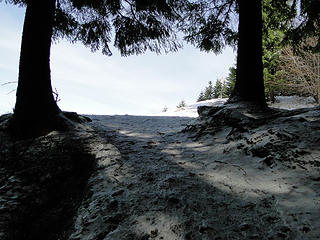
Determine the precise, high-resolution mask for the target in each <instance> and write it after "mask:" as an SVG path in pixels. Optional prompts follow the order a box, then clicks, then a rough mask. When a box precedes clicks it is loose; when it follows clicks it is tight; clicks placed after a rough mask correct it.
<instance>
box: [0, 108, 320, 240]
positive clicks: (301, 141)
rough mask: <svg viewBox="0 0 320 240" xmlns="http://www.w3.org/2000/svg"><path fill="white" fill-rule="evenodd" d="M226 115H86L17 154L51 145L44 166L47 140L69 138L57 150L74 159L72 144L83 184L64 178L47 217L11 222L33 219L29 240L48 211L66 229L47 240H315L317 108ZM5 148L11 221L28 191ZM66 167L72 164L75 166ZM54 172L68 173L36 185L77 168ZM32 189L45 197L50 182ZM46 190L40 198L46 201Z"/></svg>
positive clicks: (5, 199)
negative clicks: (65, 130)
mask: <svg viewBox="0 0 320 240" xmlns="http://www.w3.org/2000/svg"><path fill="white" fill-rule="evenodd" d="M218 110H219V109H217V111H218ZM229 110H230V109H229ZM229 110H228V109H227V110H226V111H224V112H221V111H220V115H219V114H218V115H217V116H215V117H208V116H207V117H204V119H203V121H202V122H199V121H197V120H195V119H193V118H181V117H141V116H90V118H91V119H92V120H93V121H92V122H91V123H87V124H86V125H85V126H78V128H77V129H76V130H75V131H72V132H69V133H55V132H53V133H50V134H49V135H48V136H44V137H42V138H39V139H36V140H33V141H34V142H33V143H30V144H29V145H28V146H25V151H24V152H23V154H22V155H24V156H25V155H27V154H34V152H35V151H34V150H35V149H36V147H34V146H40V145H41V144H43V145H44V146H47V147H46V148H45V149H47V150H46V153H47V155H46V157H45V159H43V161H46V160H47V159H50V156H51V155H52V154H53V153H50V154H49V153H48V149H51V148H50V147H48V144H49V145H50V144H52V145H53V146H55V145H57V142H59V141H60V143H64V142H63V141H67V142H70V141H71V142H72V141H73V142H72V143H73V144H71V145H72V146H73V147H71V146H70V144H69V147H67V148H66V147H65V146H66V144H61V145H59V146H60V147H61V148H62V149H64V151H62V150H61V149H60V150H59V151H54V152H62V153H63V154H62V156H60V157H58V159H59V158H60V159H61V158H63V156H69V155H71V156H74V154H75V152H74V151H70V149H74V144H75V143H76V146H77V148H76V149H78V150H77V151H76V152H78V153H79V155H78V157H65V158H66V159H87V160H82V161H80V162H82V163H86V164H81V166H82V167H81V168H80V169H81V170H79V171H78V173H79V174H78V175H79V176H80V177H78V178H76V179H85V181H86V183H87V184H84V183H81V184H80V185H79V186H78V185H73V183H72V181H71V180H70V181H66V182H67V183H68V182H70V185H68V187H65V188H61V191H58V189H57V187H55V189H56V191H57V192H60V193H63V196H60V198H58V197H57V198H56V201H55V203H52V204H51V205H50V204H47V205H46V204H44V207H45V208H47V209H50V212H51V213H48V212H43V211H42V212H40V213H39V212H37V210H36V209H35V208H34V206H31V207H33V208H31V209H32V211H31V212H34V218H32V219H31V218H30V219H28V218H27V217H26V216H24V217H21V218H19V217H17V220H16V221H17V222H18V223H19V224H20V223H21V219H22V220H29V221H30V222H31V223H32V222H36V225H34V224H33V225H32V224H31V223H28V224H29V225H28V224H27V226H26V228H25V229H29V227H30V226H31V227H33V228H32V230H31V231H30V232H31V233H30V234H31V235H32V234H33V235H34V234H35V233H37V229H36V228H35V227H38V224H39V223H38V222H39V221H38V219H37V218H44V219H47V215H48V214H49V216H51V217H52V216H56V218H57V219H58V220H60V221H61V219H63V222H64V223H66V224H65V225H64V226H63V227H62V226H60V227H59V225H58V226H57V228H56V229H53V228H50V225H49V226H48V225H47V226H46V228H47V230H46V232H49V233H50V231H51V233H53V232H56V235H53V234H51V235H50V234H49V235H50V237H51V239H68V238H69V239H105V240H107V239H114V240H116V239H128V240H129V239H141V240H142V239H170V240H171V239H319V238H320V223H319V221H318V219H319V217H320V171H319V170H320V168H319V167H320V148H319V144H320V111H319V109H315V110H313V111H300V112H299V111H298V112H283V113H281V114H278V115H274V116H273V117H270V118H269V119H268V120H261V119H260V118H259V117H257V116H254V115H252V114H251V113H244V112H241V111H235V110H230V111H229ZM211 115H215V113H212V114H211ZM217 121H218V122H217ZM188 125H189V126H188ZM187 126H188V127H187ZM186 127H187V128H186ZM183 129H185V131H182V132H181V130H183ZM59 139H60V140H59ZM64 139H71V140H64ZM58 140H59V141H58ZM43 141H44V142H43ZM44 143H45V144H44ZM23 144H25V143H23ZM34 144H38V145H34ZM67 146H68V145H67ZM39 149H40V150H39ZM39 149H38V150H37V151H36V152H39V151H40V152H41V147H39ZM68 149H69V150H68ZM4 151H5V150H4V148H2V147H1V154H2V155H1V157H2V158H1V162H0V163H1V171H2V172H3V173H5V174H7V175H6V177H2V178H1V186H0V203H1V208H0V211H2V213H6V215H5V216H7V219H10V220H12V213H17V212H19V209H24V211H29V212H30V207H29V206H26V207H25V206H24V204H25V201H23V198H24V196H29V195H28V194H27V193H25V190H23V189H24V187H25V185H26V184H25V183H24V186H21V184H20V183H19V181H20V179H21V178H22V179H24V175H23V174H22V175H21V174H19V171H15V168H17V169H20V167H19V164H18V163H16V165H15V166H14V167H10V168H9V167H8V164H5V163H4V162H6V161H4V158H3V156H4V155H3V154H4ZM70 152H71V153H72V152H73V155H72V154H71V153H70ZM43 155H45V154H44V153H43V152H42V153H41V154H39V155H38V156H43ZM79 156H81V157H79ZM83 156H86V157H83ZM88 159H89V160H88ZM92 159H95V160H96V166H95V168H94V170H93V171H92V174H91V175H90V177H89V176H87V175H86V174H85V173H86V171H84V169H88V170H89V169H90V164H89V163H90V162H92ZM62 162H63V161H62ZM67 162H73V163H72V164H69V165H70V166H73V167H74V166H77V164H74V163H76V162H77V160H73V161H72V160H70V161H67ZM38 164H39V163H38ZM60 164H62V163H59V164H57V165H56V166H55V167H57V166H58V165H60ZM35 165H37V164H35ZM51 167H52V166H50V168H51ZM71 168H72V167H70V169H71ZM67 169H68V168H67ZM59 171H60V172H59ZM40 172H41V171H40ZM42 172H43V171H42ZM57 172H58V173H60V174H62V173H63V174H65V175H63V177H61V178H60V177H59V176H61V175H59V174H58V177H57V175H54V176H51V178H50V177H49V178H48V179H47V180H41V179H40V180H39V181H40V182H42V181H44V182H46V181H47V182H48V183H49V182H50V183H51V181H53V180H54V179H60V180H58V182H59V183H57V184H58V186H61V182H65V181H64V179H68V175H71V176H73V175H72V174H74V172H75V171H73V170H70V171H69V172H68V171H66V172H64V171H63V170H57ZM87 172H90V171H87ZM80 173H81V174H80ZM40 175H43V174H40ZM51 175H52V174H51ZM1 176H3V174H2V175H1ZM21 176H22V177H21ZM45 176H46V175H45ZM41 177H43V176H40V178H41ZM69 177H70V176H69ZM10 179H11V180H10ZM12 179H13V180H12ZM44 179H45V178H44ZM50 179H51V180H50ZM86 179H88V180H86ZM23 181H24V180H23ZM32 181H34V182H37V181H38V180H31V182H32ZM77 182H79V181H77ZM59 184H60V185H59ZM16 186H19V187H21V188H22V189H20V188H18V187H16ZM38 188H39V192H41V191H42V190H41V189H44V188H47V185H46V184H44V185H39V187H38ZM75 189H76V190H77V191H75ZM72 190H73V191H72ZM76 192H78V194H77V193H76ZM80 192H83V194H79V193H80ZM68 193H69V195H71V197H69V198H68V197H66V196H65V195H67V194H68ZM10 194H11V195H10ZM46 194H47V193H43V194H42V195H41V194H40V195H39V196H40V197H37V199H38V198H39V199H40V200H41V201H43V202H45V203H46V198H48V196H47V195H46ZM58 195H59V194H58ZM60 195H61V194H60ZM42 199H44V200H42ZM62 203H63V204H62ZM70 203H73V204H70ZM61 204H62V205H64V204H65V205H67V206H68V207H69V206H72V207H70V208H69V209H71V210H72V211H71V210H70V213H69V215H67V216H65V215H64V214H63V212H61V211H63V209H65V208H64V207H63V206H62V207H61V206H60V205H61ZM34 205H35V206H37V205H36V203H34ZM45 208H44V210H45ZM17 209H18V210H17ZM52 209H53V210H52ZM55 209H58V210H57V212H54V210H55ZM67 209H68V208H67ZM52 211H53V212H52ZM0 214H1V212H0ZM1 216H4V215H3V214H2V215H1ZM49 219H50V218H49ZM19 221H20V222H19ZM52 221H53V223H55V220H52ZM9 222H10V221H9ZM7 223H8V221H7V222H5V221H4V220H3V217H0V228H1V230H2V231H0V233H2V234H3V235H0V238H1V236H3V239H5V236H8V231H9V230H10V231H12V229H15V227H16V226H12V225H10V226H8V224H7ZM40 223H41V221H40ZM11 224H16V223H15V221H13V222H12V221H11ZM30 224H31V225H30ZM53 225H54V224H52V225H51V226H53ZM10 231H9V234H12V233H11V232H10ZM19 231H20V232H19V234H21V231H24V229H20V230H19ZM38 233H39V231H38ZM42 234H43V233H42ZM54 236H55V237H56V238H54ZM21 239H23V238H21ZM30 239H31V238H30ZM34 239H36V238H34ZM38 239H41V238H38ZM42 239H46V238H42Z"/></svg>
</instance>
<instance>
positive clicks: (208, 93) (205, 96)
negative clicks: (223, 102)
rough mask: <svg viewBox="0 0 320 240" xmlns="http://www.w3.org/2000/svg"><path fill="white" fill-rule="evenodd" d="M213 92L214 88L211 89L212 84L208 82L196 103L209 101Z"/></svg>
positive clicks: (212, 96)
mask: <svg viewBox="0 0 320 240" xmlns="http://www.w3.org/2000/svg"><path fill="white" fill-rule="evenodd" d="M213 91H214V88H213V85H212V82H211V81H209V82H208V86H207V87H206V88H205V89H204V91H201V92H200V94H199V97H198V100H197V102H200V101H205V100H210V99H212V98H214V93H213Z"/></svg>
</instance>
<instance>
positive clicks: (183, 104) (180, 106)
mask: <svg viewBox="0 0 320 240" xmlns="http://www.w3.org/2000/svg"><path fill="white" fill-rule="evenodd" d="M186 106H187V104H186V102H185V101H184V100H181V102H180V103H179V104H178V105H177V108H184V107H186Z"/></svg>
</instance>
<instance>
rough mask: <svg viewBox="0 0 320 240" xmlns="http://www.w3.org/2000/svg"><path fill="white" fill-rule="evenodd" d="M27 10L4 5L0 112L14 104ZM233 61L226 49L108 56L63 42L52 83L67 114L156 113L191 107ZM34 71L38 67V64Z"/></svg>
mask: <svg viewBox="0 0 320 240" xmlns="http://www.w3.org/2000/svg"><path fill="white" fill-rule="evenodd" d="M24 12H25V10H24V9H23V8H19V7H17V6H11V5H7V4H5V3H3V2H1V3H0V36H1V37H0V114H2V113H5V112H10V111H12V108H13V107H14V103H15V91H14V90H15V88H16V84H7V85H4V86H2V84H4V83H6V82H14V81H17V76H18V64H19V51H20V41H21V33H22V27H23V19H24ZM234 63H235V54H234V52H233V51H232V49H230V48H227V49H226V50H225V51H224V53H223V54H220V55H218V56H216V55H214V54H213V53H210V54H208V53H203V52H200V51H199V50H198V49H195V48H194V47H192V46H189V45H185V47H184V48H183V49H181V50H180V51H179V52H176V53H169V54H163V55H156V54H155V53H147V54H144V55H139V56H130V57H126V58H124V57H121V56H120V55H119V53H118V52H117V51H116V50H115V49H114V51H113V55H112V56H111V57H107V56H104V55H102V54H101V53H100V52H96V53H92V52H91V51H90V49H88V48H85V47H84V46H82V45H81V44H70V43H68V42H66V41H60V42H59V43H57V44H53V46H52V49H51V73H52V85H53V87H54V88H56V89H57V91H58V92H59V96H60V98H61V101H60V102H59V106H60V107H61V109H63V110H67V111H76V112H78V113H92V114H152V113H157V112H161V110H162V109H163V108H164V106H167V107H169V108H171V109H173V108H175V106H176V105H177V104H178V103H179V102H180V101H181V100H182V99H183V100H185V101H186V103H187V104H188V103H189V104H191V103H193V102H195V101H196V99H197V97H198V95H199V93H200V91H201V90H202V89H204V88H205V86H207V84H208V81H210V80H211V81H213V82H214V81H215V80H216V79H217V78H220V77H226V76H227V75H228V69H229V67H231V66H232V65H233V64H234ZM35 71H36V66H35Z"/></svg>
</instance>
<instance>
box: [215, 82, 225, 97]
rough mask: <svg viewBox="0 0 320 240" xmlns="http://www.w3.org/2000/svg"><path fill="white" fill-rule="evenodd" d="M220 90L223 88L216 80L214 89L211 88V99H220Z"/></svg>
mask: <svg viewBox="0 0 320 240" xmlns="http://www.w3.org/2000/svg"><path fill="white" fill-rule="evenodd" d="M222 88H223V86H222V82H221V81H220V80H219V79H217V81H216V84H215V85H214V88H213V98H219V97H221V91H223V89H222ZM222 95H223V93H222Z"/></svg>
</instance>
